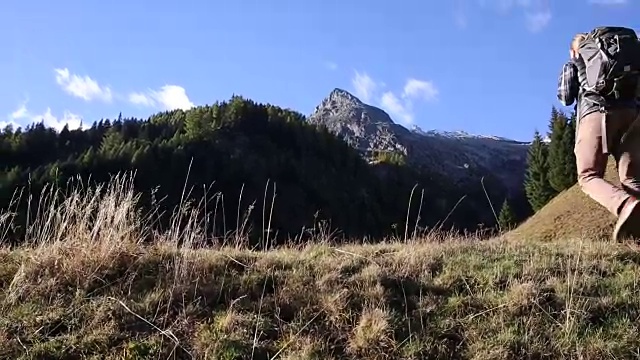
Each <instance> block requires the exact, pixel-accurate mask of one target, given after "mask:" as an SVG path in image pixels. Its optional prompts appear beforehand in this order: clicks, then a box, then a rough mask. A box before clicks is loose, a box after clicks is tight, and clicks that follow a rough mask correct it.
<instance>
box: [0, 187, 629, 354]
mask: <svg viewBox="0 0 640 360" xmlns="http://www.w3.org/2000/svg"><path fill="white" fill-rule="evenodd" d="M136 196H137V195H136V194H135V193H134V191H133V190H132V186H131V184H130V182H129V180H127V179H125V178H120V179H115V180H114V181H113V182H112V183H110V184H108V185H106V187H104V188H101V189H97V190H91V189H78V190H77V191H75V192H73V193H71V194H70V195H69V196H68V197H66V199H65V200H64V201H63V202H60V203H55V202H50V203H47V202H46V201H45V202H43V203H42V204H40V205H38V206H41V207H42V211H39V212H38V213H39V215H38V216H37V217H36V218H35V219H32V220H31V221H30V222H29V231H28V232H27V238H26V243H25V244H24V245H21V246H19V247H16V248H11V249H10V248H9V247H8V246H5V247H4V248H0V287H1V288H2V291H1V292H0V358H2V359H220V360H231V359H346V358H348V359H514V358H529V359H558V358H574V359H617V358H635V357H637V356H638V354H639V353H640V338H638V336H637V334H638V330H639V329H638V328H639V325H638V324H639V323H638V321H637V320H638V316H640V296H638V291H639V289H640V284H639V274H640V253H639V252H638V251H637V249H636V248H635V247H634V246H631V245H626V244H615V243H611V242H608V241H606V240H602V239H601V238H599V237H598V236H589V235H588V234H587V235H584V236H565V237H561V238H555V239H550V238H549V237H543V238H536V237H535V236H534V235H535V229H533V230H531V233H530V235H531V236H526V234H524V235H523V234H522V233H520V234H519V235H518V236H513V235H511V236H510V235H509V234H505V235H504V236H501V237H498V238H494V239H490V240H480V239H477V238H473V237H469V238H456V237H453V236H450V235H447V234H442V233H439V234H427V235H424V236H416V237H414V238H410V239H406V240H405V239H403V240H400V239H389V240H387V241H383V242H381V243H378V244H358V243H357V242H353V243H350V244H341V245H339V244H336V243H335V242H333V241H332V236H331V235H332V234H331V232H330V231H320V232H319V233H318V234H317V241H314V242H310V243H309V244H306V245H303V246H289V247H283V248H278V249H273V250H269V251H255V250H252V249H248V248H246V247H245V246H243V245H242V241H241V237H240V236H239V235H236V236H234V235H231V238H230V239H229V242H228V245H224V246H217V247H209V246H203V244H201V243H200V239H201V238H202V231H201V230H200V225H199V224H200V223H199V222H198V221H197V220H194V221H193V222H191V223H190V224H189V226H186V227H185V228H184V229H182V230H180V231H178V230H177V228H170V229H167V230H166V231H164V232H162V233H153V232H151V231H150V230H149V226H148V221H149V219H148V218H146V217H145V216H143V215H141V214H140V213H138V212H137V211H136V209H135V203H136ZM179 216H184V217H187V218H188V217H189V216H190V215H189V214H188V213H187V214H183V215H179ZM194 219H195V217H194ZM12 221H13V217H12V213H11V212H10V211H6V212H5V213H4V214H1V215H0V235H2V234H3V233H5V231H4V230H6V229H7V228H8V227H10V226H12ZM532 221H533V220H532ZM535 221H540V219H537V220H535ZM525 225H526V226H529V228H532V227H531V225H530V224H528V225H527V224H525ZM515 233H517V232H515ZM150 238H151V239H153V241H151V242H150V241H148V239H150ZM143 240H144V241H143Z"/></svg>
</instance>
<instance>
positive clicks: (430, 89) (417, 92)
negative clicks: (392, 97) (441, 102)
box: [402, 79, 438, 101]
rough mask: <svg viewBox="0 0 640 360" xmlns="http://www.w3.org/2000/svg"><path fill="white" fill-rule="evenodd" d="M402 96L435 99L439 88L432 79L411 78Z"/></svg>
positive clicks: (427, 99)
mask: <svg viewBox="0 0 640 360" xmlns="http://www.w3.org/2000/svg"><path fill="white" fill-rule="evenodd" d="M402 96H403V97H405V98H413V99H422V100H426V101H431V100H434V99H435V98H436V97H437V96H438V89H437V88H436V86H435V84H434V83H433V82H431V81H423V80H418V79H409V80H407V83H406V84H405V85H404V92H403V93H402Z"/></svg>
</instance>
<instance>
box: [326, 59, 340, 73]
mask: <svg viewBox="0 0 640 360" xmlns="http://www.w3.org/2000/svg"><path fill="white" fill-rule="evenodd" d="M324 66H325V67H326V68H327V69H329V70H331V71H334V70H337V69H338V64H336V63H334V62H333V61H325V63H324Z"/></svg>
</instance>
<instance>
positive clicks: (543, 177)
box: [524, 130, 556, 211]
mask: <svg viewBox="0 0 640 360" xmlns="http://www.w3.org/2000/svg"><path fill="white" fill-rule="evenodd" d="M547 156H548V149H547V145H546V144H545V143H544V142H543V141H542V136H540V133H539V132H538V131H537V130H536V132H535V134H534V138H533V142H532V143H531V146H530V147H529V153H528V156H527V166H528V168H527V174H526V178H525V182H524V187H525V192H526V194H527V199H528V200H529V204H530V205H531V208H532V209H533V211H538V210H540V209H541V208H542V207H543V206H544V205H545V204H546V203H547V202H549V200H551V199H552V198H553V197H554V196H555V195H556V192H555V191H554V189H553V187H551V184H550V183H549V166H548V162H547Z"/></svg>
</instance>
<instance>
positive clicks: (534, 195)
mask: <svg viewBox="0 0 640 360" xmlns="http://www.w3.org/2000/svg"><path fill="white" fill-rule="evenodd" d="M575 133H576V113H575V111H573V112H572V113H571V115H569V116H568V115H567V114H565V113H564V112H562V111H561V110H558V109H557V108H556V107H555V106H554V107H552V108H551V116H550V118H549V125H548V132H547V134H546V135H547V138H546V139H545V138H544V137H543V136H542V134H540V132H539V131H537V130H536V131H535V132H534V136H533V141H532V143H531V146H530V147H529V152H528V155H527V174H526V178H525V182H524V189H525V193H526V195H527V200H528V202H529V205H531V208H532V210H533V211H534V212H537V211H539V210H540V209H542V208H543V207H544V206H545V205H546V204H547V203H548V202H549V201H550V200H551V199H553V198H554V197H555V196H556V195H558V194H559V193H560V192H562V191H564V190H566V189H568V188H570V187H571V186H573V185H574V184H575V183H576V182H577V171H576V158H575V154H574V152H573V148H574V143H575ZM499 223H500V226H501V227H502V228H511V227H513V226H515V223H516V219H515V218H514V217H513V215H512V210H511V208H510V206H509V204H508V202H506V201H505V202H504V203H503V205H502V210H501V212H500V216H499Z"/></svg>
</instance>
